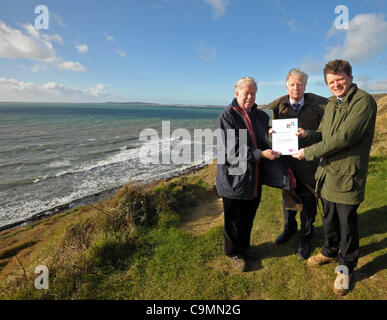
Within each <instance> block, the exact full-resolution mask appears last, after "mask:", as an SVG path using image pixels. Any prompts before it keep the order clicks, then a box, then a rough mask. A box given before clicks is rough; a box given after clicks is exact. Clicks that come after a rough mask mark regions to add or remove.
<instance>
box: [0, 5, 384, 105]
mask: <svg viewBox="0 0 387 320" xmlns="http://www.w3.org/2000/svg"><path fill="white" fill-rule="evenodd" d="M41 6H44V9H42V7H41ZM47 17H48V19H47ZM386 48H387V0H351V1H341V0H337V1H333V0H324V1H310V0H305V1H304V0H141V1H139V0H125V1H124V0H122V1H121V0H115V1H105V0H98V1H97V0H77V1H73V0H67V1H61V0H39V1H33V0H2V1H1V2H0V101H31V102H106V101H116V102H126V101H143V102H155V103H162V104H193V105H228V104H229V103H230V102H231V101H232V99H233V97H234V95H235V94H234V84H235V82H236V81H237V80H238V79H240V78H241V77H244V76H252V77H254V78H255V80H256V81H257V83H258V93H257V99H256V102H257V104H267V103H269V102H271V101H273V100H274V99H276V98H278V97H280V96H282V95H285V94H286V88H285V79H286V75H287V73H288V71H289V70H290V69H291V68H294V67H298V68H301V70H303V71H304V72H306V73H307V74H308V75H309V81H308V84H307V88H306V91H307V92H313V93H315V94H319V95H323V96H326V97H328V96H330V95H331V93H330V91H329V89H328V88H327V86H326V84H325V83H324V78H323V68H324V65H325V63H327V62H328V61H330V60H333V59H344V60H348V61H349V62H350V63H351V65H352V68H353V76H354V82H355V83H357V84H358V86H359V87H360V88H362V89H364V90H366V91H368V92H370V93H381V92H387V50H386Z"/></svg>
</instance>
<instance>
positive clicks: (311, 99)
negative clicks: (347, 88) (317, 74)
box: [269, 68, 328, 259]
mask: <svg viewBox="0 0 387 320" xmlns="http://www.w3.org/2000/svg"><path fill="white" fill-rule="evenodd" d="M307 81H308V75H307V74H306V73H304V72H302V71H301V70H300V69H297V68H294V69H291V70H290V71H289V73H288V75H287V77H286V90H287V91H288V95H286V96H283V97H280V98H278V99H277V100H275V101H273V102H271V103H270V104H269V107H270V109H271V110H273V119H289V118H297V119H298V125H299V127H300V128H305V129H312V130H316V129H317V128H318V126H319V124H320V121H321V119H322V116H323V114H324V108H325V105H326V104H327V102H328V100H327V99H326V98H324V97H321V96H318V95H315V94H312V93H305V88H306V84H307ZM309 145H310V144H308V143H307V142H304V141H302V140H301V141H300V143H299V146H300V147H301V148H304V147H306V146H309ZM281 159H282V160H283V161H284V162H285V166H287V167H289V168H290V169H291V170H292V172H293V174H294V177H295V179H296V188H295V190H294V191H295V195H296V197H297V198H298V200H300V202H301V206H302V209H301V213H300V220H301V229H300V232H299V245H298V252H297V255H298V258H299V259H308V258H309V256H310V252H311V247H310V240H311V238H312V235H313V230H314V227H313V223H314V220H315V217H316V214H317V201H316V197H315V195H314V192H313V189H314V186H315V179H314V174H315V171H316V167H317V162H316V161H314V162H307V161H305V160H303V161H298V160H296V159H294V158H293V157H291V156H281ZM288 195H289V193H288V192H287V191H284V193H283V200H282V207H283V214H284V222H285V226H284V230H283V232H282V233H281V234H280V235H279V236H278V238H277V239H276V241H275V243H276V244H282V243H284V242H285V241H286V240H288V238H289V237H290V236H291V235H292V234H294V233H295V232H297V221H296V214H297V209H299V207H297V206H293V207H289V206H288V202H287V201H285V199H286V198H287V196H288Z"/></svg>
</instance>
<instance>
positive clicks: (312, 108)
mask: <svg viewBox="0 0 387 320" xmlns="http://www.w3.org/2000/svg"><path fill="white" fill-rule="evenodd" d="M327 103H328V99H327V98H325V97H321V96H318V95H316V94H313V93H305V94H304V106H303V107H302V108H301V110H300V111H299V112H298V113H297V112H296V111H295V110H294V109H293V108H292V107H291V105H290V101H289V95H286V96H283V97H280V98H278V99H276V100H274V101H273V102H271V103H269V108H270V109H271V110H272V111H273V119H289V118H297V119H298V126H299V127H300V128H303V129H305V130H307V129H308V130H317V129H318V127H319V124H320V121H321V119H322V117H323V114H324V109H325V106H326V104H327ZM310 145H311V143H310V142H309V141H305V139H300V140H299V148H305V147H307V146H310ZM282 158H283V159H284V160H286V163H287V166H289V167H290V169H292V171H293V173H294V174H295V176H296V178H297V181H298V182H300V183H303V184H306V185H308V186H310V187H311V188H314V186H315V178H314V174H315V172H316V168H317V164H318V161H317V160H316V161H311V162H308V161H306V160H297V159H295V158H293V157H291V156H287V157H282Z"/></svg>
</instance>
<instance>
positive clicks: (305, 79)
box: [286, 68, 309, 86]
mask: <svg viewBox="0 0 387 320" xmlns="http://www.w3.org/2000/svg"><path fill="white" fill-rule="evenodd" d="M290 76H301V78H302V81H303V82H304V85H305V86H306V84H307V82H308V78H309V77H308V75H307V74H306V73H305V72H303V71H301V70H300V69H298V68H293V69H290V71H289V72H288V75H287V77H286V82H288V79H289V77H290Z"/></svg>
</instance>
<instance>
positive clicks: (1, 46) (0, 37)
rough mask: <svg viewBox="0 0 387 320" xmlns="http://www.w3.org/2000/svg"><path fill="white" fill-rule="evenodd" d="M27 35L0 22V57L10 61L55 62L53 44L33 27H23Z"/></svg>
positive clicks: (29, 25)
mask: <svg viewBox="0 0 387 320" xmlns="http://www.w3.org/2000/svg"><path fill="white" fill-rule="evenodd" d="M23 28H24V29H25V33H23V32H22V31H20V30H17V29H13V28H11V27H9V26H8V25H7V24H5V23H4V22H1V21H0V57H3V58H8V59H17V58H26V59H31V60H36V61H44V62H54V61H57V60H58V57H57V53H56V51H55V49H54V47H53V46H52V44H51V42H50V41H49V40H47V39H44V38H42V37H40V34H39V32H38V31H37V30H36V29H35V28H34V27H33V26H32V25H31V24H29V23H28V24H26V25H23Z"/></svg>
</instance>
